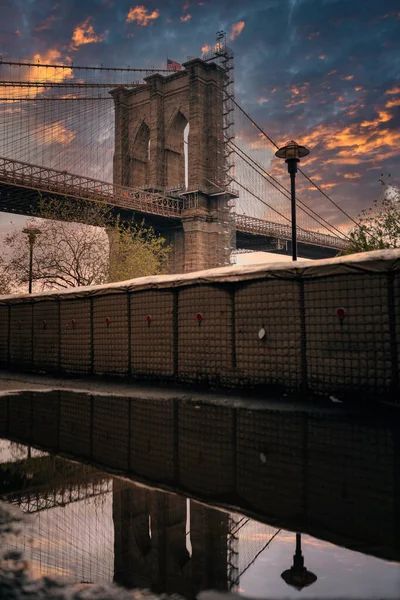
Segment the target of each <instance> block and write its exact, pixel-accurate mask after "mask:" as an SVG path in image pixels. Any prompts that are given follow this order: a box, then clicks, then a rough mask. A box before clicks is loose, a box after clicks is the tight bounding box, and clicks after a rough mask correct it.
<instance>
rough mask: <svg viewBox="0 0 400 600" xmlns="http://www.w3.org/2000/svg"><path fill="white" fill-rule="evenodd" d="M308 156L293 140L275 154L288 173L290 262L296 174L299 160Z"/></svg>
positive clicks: (294, 232)
mask: <svg viewBox="0 0 400 600" xmlns="http://www.w3.org/2000/svg"><path fill="white" fill-rule="evenodd" d="M307 154H310V151H309V150H308V148H306V147H305V146H299V144H297V143H296V142H294V141H293V140H292V141H291V142H288V143H287V144H286V146H283V147H282V148H279V150H277V151H276V152H275V156H277V157H278V158H284V159H285V162H286V163H287V166H288V173H290V193H291V199H292V260H297V230H296V173H297V163H298V162H300V158H303V157H304V156H307Z"/></svg>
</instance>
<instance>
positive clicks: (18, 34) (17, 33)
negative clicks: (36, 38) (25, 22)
mask: <svg viewBox="0 0 400 600" xmlns="http://www.w3.org/2000/svg"><path fill="white" fill-rule="evenodd" d="M15 35H17V36H18V37H21V36H22V33H21V32H20V30H19V29H16V30H15Z"/></svg>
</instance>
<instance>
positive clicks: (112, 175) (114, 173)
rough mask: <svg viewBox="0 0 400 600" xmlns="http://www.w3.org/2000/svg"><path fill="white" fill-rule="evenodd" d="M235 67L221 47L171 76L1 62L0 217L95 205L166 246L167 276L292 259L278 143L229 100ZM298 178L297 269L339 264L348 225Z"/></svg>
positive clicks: (286, 193)
mask: <svg viewBox="0 0 400 600" xmlns="http://www.w3.org/2000/svg"><path fill="white" fill-rule="evenodd" d="M233 60H234V58H233V53H232V51H231V50H230V48H229V47H228V46H227V45H226V43H225V39H224V38H221V39H220V40H219V41H217V44H216V46H215V47H214V49H213V50H212V51H210V53H209V54H208V55H203V56H202V58H192V59H190V60H188V61H187V62H185V63H183V68H182V70H180V71H175V72H171V71H168V70H163V69H153V68H146V69H143V68H130V67H129V68H128V67H126V68H122V67H121V68H105V67H82V66H75V65H72V64H71V65H67V64H60V65H55V64H40V63H37V64H35V63H22V62H21V63H18V62H4V61H3V62H1V63H0V87H1V92H0V131H1V136H0V211H3V212H8V213H17V214H23V215H36V214H37V205H38V199H39V197H44V198H46V197H52V198H54V197H55V198H59V199H60V202H74V201H75V200H77V199H80V200H85V201H93V202H100V203H105V204H107V205H109V206H111V207H112V209H113V211H114V212H115V214H116V215H120V217H122V218H123V219H134V220H140V221H142V220H143V219H144V220H145V222H146V223H147V224H148V225H152V226H153V227H154V228H155V230H156V231H157V232H159V233H161V234H162V235H163V236H164V237H165V238H166V239H167V240H168V241H169V242H171V243H172V255H171V258H170V265H169V270H170V272H175V273H182V272H190V271H194V270H199V269H204V268H212V267H216V266H223V265H227V264H229V263H230V260H231V255H232V253H234V252H246V251H256V250H264V251H269V252H274V253H279V254H287V255H289V254H290V253H291V227H290V225H291V218H290V192H289V190H288V189H287V186H286V183H282V181H281V180H280V177H279V176H278V174H277V173H278V172H282V175H284V173H283V168H282V165H279V170H277V167H278V166H277V165H276V164H275V163H274V161H273V160H272V159H273V156H274V151H275V149H276V148H275V142H274V141H273V140H272V139H271V138H270V137H269V136H268V134H267V133H266V132H265V131H264V130H263V129H262V128H261V127H260V126H259V125H258V124H257V123H256V122H255V121H254V120H253V119H252V118H251V116H250V115H249V114H248V113H247V112H246V111H245V110H244V109H243V108H242V107H241V106H240V105H239V104H238V103H237V102H236V100H235V93H234V64H233ZM133 77H140V78H142V79H135V80H133ZM299 175H300V177H299V185H298V192H299V193H298V198H297V206H298V253H299V256H301V257H304V258H328V257H332V256H335V255H336V254H337V253H338V252H339V251H340V250H341V249H343V248H344V247H346V243H347V238H348V236H347V234H346V233H345V232H344V231H342V230H341V229H340V228H339V225H338V224H339V223H342V222H343V221H344V220H345V218H346V213H344V211H342V210H341V209H340V207H339V206H338V205H337V204H336V203H334V202H333V201H332V200H331V199H330V198H329V196H328V195H327V194H325V193H324V191H323V190H322V189H321V188H320V187H319V186H318V185H317V184H315V183H314V182H313V181H312V180H311V179H310V178H309V177H308V176H307V175H306V174H305V173H304V172H303V171H301V172H300V174H299ZM310 189H311V190H312V191H313V192H315V193H314V194H312V195H311V197H312V198H313V200H312V201H311V200H310V194H308V192H307V190H310Z"/></svg>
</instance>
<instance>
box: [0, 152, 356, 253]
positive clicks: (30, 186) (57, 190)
mask: <svg viewBox="0 0 400 600" xmlns="http://www.w3.org/2000/svg"><path fill="white" fill-rule="evenodd" d="M38 192H40V193H41V194H42V196H43V195H44V196H46V195H50V194H51V196H52V197H59V198H60V199H61V198H76V199H82V200H91V201H95V202H102V203H107V204H109V205H110V206H113V207H115V209H116V211H117V212H119V213H120V214H121V215H122V216H124V214H125V215H126V216H127V217H128V216H130V215H131V214H132V211H134V212H135V213H136V214H138V216H139V217H140V218H143V217H146V221H147V222H148V223H149V224H150V225H152V226H153V227H154V228H155V229H156V230H161V231H163V230H165V229H166V228H168V226H171V225H172V226H173V224H174V222H175V223H176V222H179V221H180V219H181V217H182V211H184V209H185V202H187V200H188V194H187V193H186V194H185V195H177V194H169V193H168V192H167V191H162V192H161V191H150V190H145V189H134V188H129V187H123V186H120V185H114V184H112V183H107V182H105V181H100V180H96V179H90V178H88V177H83V176H80V175H73V174H71V173H68V172H67V171H59V170H56V169H46V168H44V167H41V166H38V165H33V164H30V163H23V162H18V161H15V160H11V159H8V158H2V157H0V212H9V213H16V214H23V215H33V216H34V215H36V214H37V202H38V197H39V196H38ZM235 222H236V243H237V250H239V251H240V250H252V251H256V250H264V251H269V252H275V253H278V254H290V253H291V241H290V240H291V227H290V223H288V224H287V225H286V224H281V223H274V222H272V221H267V220H264V219H257V218H255V217H250V216H248V215H240V214H236V215H235ZM345 247H346V243H345V240H342V239H340V238H337V237H335V236H331V235H326V234H321V233H318V232H314V231H308V230H305V229H301V228H298V252H299V256H301V257H303V258H331V257H333V256H335V255H337V254H338V252H339V251H340V250H342V249H344V248H345Z"/></svg>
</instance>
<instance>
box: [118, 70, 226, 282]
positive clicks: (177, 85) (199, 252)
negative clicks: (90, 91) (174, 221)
mask: <svg viewBox="0 0 400 600" xmlns="http://www.w3.org/2000/svg"><path fill="white" fill-rule="evenodd" d="M183 67H184V70H182V71H179V72H175V73H173V74H171V75H168V76H166V77H164V76H163V75H161V74H154V75H151V76H149V77H146V79H145V83H144V84H138V86H137V87H135V88H134V89H129V90H128V89H126V88H123V87H122V88H119V89H116V90H114V91H113V92H112V95H113V98H114V104H115V154H114V183H117V184H120V185H126V186H129V187H134V188H137V187H143V188H146V189H150V190H154V191H162V192H163V193H167V194H169V195H176V194H179V195H181V196H182V197H183V198H184V210H183V212H182V221H181V223H180V224H179V226H175V227H174V228H173V229H172V230H171V229H170V230H168V229H167V228H166V229H164V230H163V235H165V236H166V237H167V238H168V239H169V241H170V242H172V245H173V251H172V258H171V264H170V271H171V272H189V271H194V270H199V269H205V268H211V267H216V266H221V265H226V264H229V258H230V245H231V235H232V224H231V214H230V210H229V206H230V203H231V200H232V198H233V197H234V196H233V194H231V193H228V191H227V168H226V111H225V105H226V104H225V100H224V86H225V81H226V73H225V71H224V69H222V68H221V67H219V66H218V65H217V64H216V63H214V62H205V61H203V60H201V59H193V60H190V61H188V62H186V63H184V64H183ZM224 111H225V112H224Z"/></svg>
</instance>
